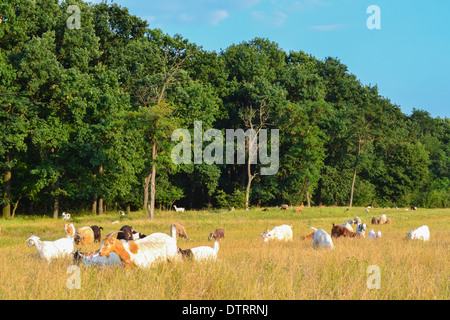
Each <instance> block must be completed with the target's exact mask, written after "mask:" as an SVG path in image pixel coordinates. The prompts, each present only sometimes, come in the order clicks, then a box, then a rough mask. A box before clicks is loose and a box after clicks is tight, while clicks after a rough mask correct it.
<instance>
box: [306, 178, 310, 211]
mask: <svg viewBox="0 0 450 320" xmlns="http://www.w3.org/2000/svg"><path fill="white" fill-rule="evenodd" d="M305 189H306V202H307V205H308V208H310V207H311V197H310V196H309V177H308V176H307V177H306V182H305Z"/></svg>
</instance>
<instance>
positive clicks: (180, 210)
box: [173, 205, 184, 212]
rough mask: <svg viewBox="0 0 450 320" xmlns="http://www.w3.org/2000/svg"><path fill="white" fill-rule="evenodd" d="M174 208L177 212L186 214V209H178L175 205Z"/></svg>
mask: <svg viewBox="0 0 450 320" xmlns="http://www.w3.org/2000/svg"><path fill="white" fill-rule="evenodd" d="M173 207H174V208H175V211H176V212H184V208H177V206H176V205H173Z"/></svg>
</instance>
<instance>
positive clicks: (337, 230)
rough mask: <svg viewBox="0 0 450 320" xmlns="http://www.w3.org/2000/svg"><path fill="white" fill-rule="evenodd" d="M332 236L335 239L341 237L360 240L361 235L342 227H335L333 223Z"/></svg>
mask: <svg viewBox="0 0 450 320" xmlns="http://www.w3.org/2000/svg"><path fill="white" fill-rule="evenodd" d="M331 236H332V237H334V238H339V237H349V238H360V237H361V235H360V234H359V233H356V232H353V231H350V230H348V229H347V228H345V227H343V226H341V225H335V224H334V223H333V228H332V229H331Z"/></svg>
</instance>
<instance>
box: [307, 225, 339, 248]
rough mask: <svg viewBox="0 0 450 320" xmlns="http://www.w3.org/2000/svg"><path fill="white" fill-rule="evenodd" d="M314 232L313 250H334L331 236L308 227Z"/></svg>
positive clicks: (323, 231) (321, 230) (320, 230)
mask: <svg viewBox="0 0 450 320" xmlns="http://www.w3.org/2000/svg"><path fill="white" fill-rule="evenodd" d="M310 229H311V230H314V238H313V248H329V249H334V244H333V240H332V239H331V236H330V235H329V234H328V233H327V232H326V231H325V230H323V229H319V230H317V229H316V228H313V227H310Z"/></svg>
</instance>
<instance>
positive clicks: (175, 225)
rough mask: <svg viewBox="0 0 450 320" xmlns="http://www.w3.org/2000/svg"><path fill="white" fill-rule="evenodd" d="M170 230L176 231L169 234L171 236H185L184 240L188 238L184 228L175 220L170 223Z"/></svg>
mask: <svg viewBox="0 0 450 320" xmlns="http://www.w3.org/2000/svg"><path fill="white" fill-rule="evenodd" d="M170 230H171V231H172V230H174V231H175V233H176V234H175V235H173V234H171V236H172V238H173V237H177V236H178V237H180V238H185V239H186V240H187V239H190V238H189V237H188V235H187V233H186V230H184V227H183V226H182V225H181V224H179V223H176V222H174V223H172V224H171V225H170Z"/></svg>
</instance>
